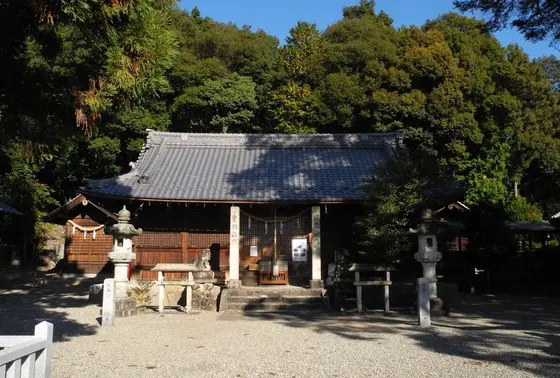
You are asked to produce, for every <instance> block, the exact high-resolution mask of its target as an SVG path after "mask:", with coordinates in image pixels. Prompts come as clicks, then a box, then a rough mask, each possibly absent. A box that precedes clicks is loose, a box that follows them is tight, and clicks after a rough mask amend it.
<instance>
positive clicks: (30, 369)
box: [0, 353, 36, 377]
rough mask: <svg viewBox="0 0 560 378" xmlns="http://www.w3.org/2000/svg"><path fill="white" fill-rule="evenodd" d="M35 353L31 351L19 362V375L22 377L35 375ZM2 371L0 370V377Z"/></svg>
mask: <svg viewBox="0 0 560 378" xmlns="http://www.w3.org/2000/svg"><path fill="white" fill-rule="evenodd" d="M35 355H36V353H31V354H30V355H29V356H27V357H26V358H25V360H24V361H23V363H22V364H21V376H22V377H35V363H36V362H35V361H36V356H35ZM1 373H2V372H1V371H0V377H2V374H1Z"/></svg>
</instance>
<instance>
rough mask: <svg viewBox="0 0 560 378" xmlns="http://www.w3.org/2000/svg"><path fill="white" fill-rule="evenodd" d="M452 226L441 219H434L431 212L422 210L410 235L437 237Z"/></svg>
mask: <svg viewBox="0 0 560 378" xmlns="http://www.w3.org/2000/svg"><path fill="white" fill-rule="evenodd" d="M449 228H453V226H452V225H451V224H450V223H449V222H448V221H446V220H445V219H443V218H434V213H433V212H432V210H430V209H428V208H426V209H424V210H422V215H421V216H420V219H419V222H418V225H417V226H416V228H415V229H411V230H410V231H411V233H414V234H421V235H437V234H441V233H443V232H445V231H446V230H447V229H449Z"/></svg>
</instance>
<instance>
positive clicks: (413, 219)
mask: <svg viewBox="0 0 560 378" xmlns="http://www.w3.org/2000/svg"><path fill="white" fill-rule="evenodd" d="M422 161H425V160H424V159H422V158H421V157H420V156H414V155H411V154H410V153H408V152H406V150H397V151H395V153H394V154H393V155H391V156H388V157H387V158H386V161H385V164H384V165H383V166H381V167H377V168H376V169H375V171H374V172H373V174H372V176H371V177H370V178H369V179H368V180H367V182H366V183H365V185H364V205H365V217H364V220H363V221H362V222H360V223H359V224H358V226H360V229H361V231H362V243H363V247H364V250H365V251H366V252H367V253H368V256H369V259H370V260H371V261H372V262H373V263H377V264H384V265H389V266H394V265H396V264H399V263H401V262H402V261H404V260H405V259H406V257H407V256H411V255H412V254H411V253H410V248H411V239H410V229H411V228H415V227H416V226H417V224H416V223H417V220H418V219H417V218H418V216H419V215H420V210H422V208H424V207H429V206H431V205H433V204H434V203H435V202H434V200H436V201H437V200H441V199H442V197H441V196H439V195H437V194H436V193H438V192H439V191H438V190H437V189H441V186H439V184H441V181H440V180H437V177H436V176H434V172H433V171H432V170H431V169H430V166H428V165H424V164H422ZM434 194H436V195H435V197H436V198H434Z"/></svg>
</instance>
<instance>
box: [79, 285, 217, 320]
mask: <svg viewBox="0 0 560 378" xmlns="http://www.w3.org/2000/svg"><path fill="white" fill-rule="evenodd" d="M132 287H136V282H129V283H128V289H129V290H128V291H129V292H131V291H132V290H131V288H132ZM220 291H221V289H220V287H219V286H216V285H214V284H213V283H208V282H206V283H204V282H201V283H196V284H194V286H193V294H192V309H193V310H197V311H217V309H218V297H219V295H220ZM165 294H166V295H165V301H164V305H165V306H184V305H185V288H184V287H182V286H174V285H169V286H166V287H165ZM89 300H90V301H91V302H94V303H96V304H98V305H100V306H101V305H102V304H103V303H102V302H103V284H95V285H91V286H90V288H89ZM149 306H153V307H157V306H158V285H153V286H152V287H151V289H150V304H149ZM115 312H116V313H115V316H116V317H125V316H132V315H136V314H137V310H136V302H135V301H134V299H132V298H127V299H124V300H121V301H119V300H117V303H116V307H115Z"/></svg>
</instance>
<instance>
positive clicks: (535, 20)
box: [454, 0, 560, 41]
mask: <svg viewBox="0 0 560 378" xmlns="http://www.w3.org/2000/svg"><path fill="white" fill-rule="evenodd" d="M454 4H455V6H456V7H457V8H459V10H461V11H462V12H466V11H481V12H483V13H484V14H486V15H489V16H490V20H489V21H488V26H489V27H490V28H491V29H493V30H500V29H503V28H505V27H508V26H510V25H512V26H514V27H515V28H517V29H518V30H519V31H520V32H521V33H522V34H523V35H524V36H525V38H527V39H528V40H531V41H541V40H543V39H545V38H551V39H553V40H554V41H558V40H559V39H560V22H559V21H558V17H557V15H558V13H560V4H559V3H558V2H557V1H550V0H545V1H542V0H516V1H514V0H455V1H454Z"/></svg>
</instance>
